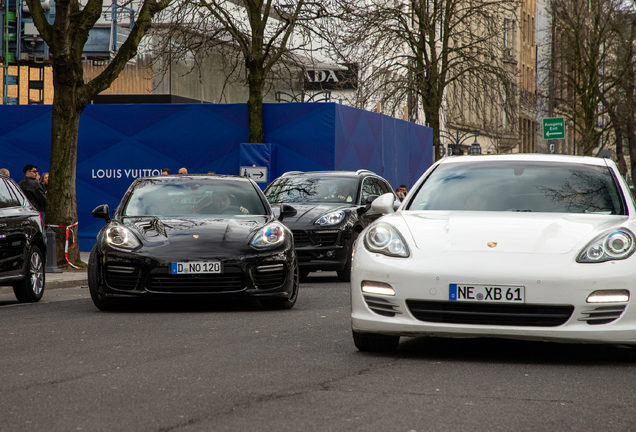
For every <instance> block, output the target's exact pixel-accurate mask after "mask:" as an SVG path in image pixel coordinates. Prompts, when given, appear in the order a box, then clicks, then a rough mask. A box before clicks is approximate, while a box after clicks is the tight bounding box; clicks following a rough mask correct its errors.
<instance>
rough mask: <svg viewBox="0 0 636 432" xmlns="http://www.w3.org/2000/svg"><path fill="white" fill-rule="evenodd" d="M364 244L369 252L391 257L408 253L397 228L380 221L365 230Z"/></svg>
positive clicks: (405, 255) (404, 255)
mask: <svg viewBox="0 0 636 432" xmlns="http://www.w3.org/2000/svg"><path fill="white" fill-rule="evenodd" d="M364 246H365V247H366V248H367V249H368V250H369V251H370V252H377V253H381V254H384V255H388V256H392V257H401V258H406V257H408V256H409V255H410V254H409V248H408V247H407V246H406V242H405V241H404V239H403V238H402V236H401V235H400V233H399V232H398V230H396V229H395V228H393V227H392V226H391V225H389V224H387V223H382V222H380V223H378V224H375V225H373V226H372V227H371V228H369V229H368V230H367V232H366V233H365V235H364Z"/></svg>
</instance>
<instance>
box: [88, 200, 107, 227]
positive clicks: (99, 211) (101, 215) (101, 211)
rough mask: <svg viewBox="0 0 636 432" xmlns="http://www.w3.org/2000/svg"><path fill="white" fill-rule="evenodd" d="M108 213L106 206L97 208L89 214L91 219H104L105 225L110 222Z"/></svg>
mask: <svg viewBox="0 0 636 432" xmlns="http://www.w3.org/2000/svg"><path fill="white" fill-rule="evenodd" d="M108 213H109V210H108V204H102V205H100V206H97V207H95V210H93V211H92V212H91V214H92V215H93V217H96V218H97V219H104V220H105V221H106V223H108V222H110V215H109V214H108Z"/></svg>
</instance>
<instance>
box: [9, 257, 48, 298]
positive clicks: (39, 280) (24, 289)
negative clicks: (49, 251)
mask: <svg viewBox="0 0 636 432" xmlns="http://www.w3.org/2000/svg"><path fill="white" fill-rule="evenodd" d="M44 284H45V274H44V259H43V258H42V252H41V251H40V248H38V247H37V246H35V245H33V246H31V249H30V250H29V255H28V256H27V262H26V268H25V272H24V278H23V279H22V280H21V281H20V282H18V283H16V284H15V285H13V293H14V294H15V297H16V298H17V299H18V301H19V302H22V303H35V302H38V301H40V299H41V298H42V295H43V294H44Z"/></svg>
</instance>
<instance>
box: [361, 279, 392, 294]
mask: <svg viewBox="0 0 636 432" xmlns="http://www.w3.org/2000/svg"><path fill="white" fill-rule="evenodd" d="M362 292H365V293H369V294H382V295H389V296H394V295H395V291H393V288H392V287H391V285H389V284H388V283H384V282H374V281H362Z"/></svg>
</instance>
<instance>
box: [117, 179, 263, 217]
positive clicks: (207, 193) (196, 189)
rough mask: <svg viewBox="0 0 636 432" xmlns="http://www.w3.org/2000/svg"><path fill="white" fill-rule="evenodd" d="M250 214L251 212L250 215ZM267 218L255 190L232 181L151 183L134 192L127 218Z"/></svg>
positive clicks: (152, 181)
mask: <svg viewBox="0 0 636 432" xmlns="http://www.w3.org/2000/svg"><path fill="white" fill-rule="evenodd" d="M246 211H247V212H246ZM215 214H223V215H242V214H250V215H266V214H267V212H266V209H265V206H264V205H263V202H262V201H261V199H260V197H259V195H258V193H257V192H256V190H255V189H254V187H253V186H252V185H251V184H250V183H248V182H242V181H228V180H197V179H189V178H187V179H182V180H181V179H177V180H167V181H162V180H148V181H144V182H142V183H140V184H139V185H138V186H137V187H136V188H135V189H134V190H133V191H132V193H131V195H130V198H129V199H128V203H127V204H126V208H125V210H124V216H178V217H185V216H187V217H205V216H206V215H215Z"/></svg>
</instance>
